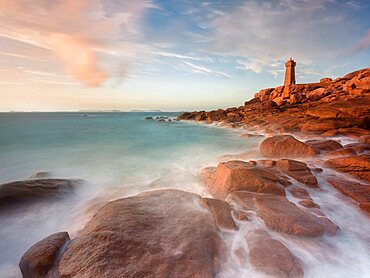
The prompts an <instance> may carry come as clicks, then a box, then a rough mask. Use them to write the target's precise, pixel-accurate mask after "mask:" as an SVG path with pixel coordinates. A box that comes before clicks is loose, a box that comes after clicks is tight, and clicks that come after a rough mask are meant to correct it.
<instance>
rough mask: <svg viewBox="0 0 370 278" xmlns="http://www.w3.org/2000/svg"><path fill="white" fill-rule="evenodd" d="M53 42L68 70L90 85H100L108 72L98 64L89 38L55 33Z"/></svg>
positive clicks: (52, 37)
mask: <svg viewBox="0 0 370 278" xmlns="http://www.w3.org/2000/svg"><path fill="white" fill-rule="evenodd" d="M51 42H52V44H53V46H54V50H55V51H56V53H57V54H58V56H59V58H60V59H61V60H62V61H63V62H64V63H65V65H66V67H67V72H68V73H69V74H71V75H72V76H73V77H74V78H75V79H77V80H79V81H83V82H85V83H86V84H87V85H89V86H98V85H100V84H101V83H102V82H103V81H104V80H105V79H106V77H107V74H106V73H105V72H104V71H103V70H102V69H100V68H99V67H98V66H97V62H96V56H95V54H94V52H93V50H92V49H91V46H90V44H89V42H88V41H87V40H84V39H82V38H80V37H77V36H71V35H65V34H53V35H52V36H51Z"/></svg>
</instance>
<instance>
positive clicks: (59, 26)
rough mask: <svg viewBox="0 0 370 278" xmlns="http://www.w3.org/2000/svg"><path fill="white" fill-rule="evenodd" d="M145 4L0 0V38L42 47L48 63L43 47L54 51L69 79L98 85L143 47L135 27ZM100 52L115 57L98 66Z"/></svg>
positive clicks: (148, 4) (145, 0)
mask: <svg viewBox="0 0 370 278" xmlns="http://www.w3.org/2000/svg"><path fill="white" fill-rule="evenodd" d="M115 3H118V5H115ZM148 8H157V6H155V5H154V4H152V1H150V0H126V1H122V2H118V1H113V0H102V1H100V0H78V1H77V0H63V1H57V0H52V1H51V0H37V1H29V0H12V1H8V0H0V22H1V25H0V37H3V38H6V39H8V40H12V41H18V42H21V43H23V44H25V45H29V47H31V46H32V47H37V48H41V49H43V50H44V51H45V52H44V55H45V57H48V58H49V59H50V61H49V62H50V63H55V61H53V60H52V57H51V58H50V57H49V56H50V55H49V53H48V52H51V53H55V56H54V57H57V58H58V59H59V61H61V62H62V63H63V64H64V68H65V69H66V70H67V73H68V74H70V75H71V76H72V77H73V78H74V79H76V80H78V81H80V82H83V83H85V84H86V85H88V86H98V85H101V84H102V82H103V81H104V80H105V79H106V78H107V77H109V76H112V75H114V74H116V73H117V68H118V67H119V68H120V69H122V68H123V65H124V67H125V68H128V67H129V64H130V59H129V58H128V57H133V56H135V55H137V53H138V52H139V51H141V50H142V49H143V48H142V47H140V46H139V43H138V40H139V35H140V34H139V31H138V28H139V21H140V18H141V15H142V13H143V12H144V10H145V9H148ZM133 45H134V46H133ZM106 56H114V57H115V58H114V59H111V61H110V63H107V64H106V65H105V66H104V67H103V65H104V62H105V60H106ZM37 58H38V57H37ZM117 64H119V65H117ZM55 66H57V64H56V63H55ZM120 72H122V71H121V70H120Z"/></svg>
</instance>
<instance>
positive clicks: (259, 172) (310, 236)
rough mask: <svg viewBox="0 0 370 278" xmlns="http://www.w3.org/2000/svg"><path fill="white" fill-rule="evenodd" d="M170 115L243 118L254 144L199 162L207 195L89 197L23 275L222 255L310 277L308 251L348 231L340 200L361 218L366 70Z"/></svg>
mask: <svg viewBox="0 0 370 278" xmlns="http://www.w3.org/2000/svg"><path fill="white" fill-rule="evenodd" d="M178 120H194V121H198V122H204V123H218V124H220V125H223V126H228V127H232V128H240V129H241V130H243V132H245V133H244V134H243V135H242V136H243V137H245V138H246V140H247V139H249V138H255V139H256V140H257V142H258V143H259V146H258V148H257V149H256V150H246V153H242V154H232V155H226V156H224V157H221V158H220V160H221V161H220V163H218V165H217V166H212V167H206V168H204V169H202V170H200V175H199V184H200V185H201V186H202V187H203V188H204V190H205V195H208V196H207V198H205V197H204V196H200V195H198V194H193V193H188V192H184V191H180V190H171V189H162V190H154V191H150V192H144V193H141V194H139V195H135V196H130V197H127V198H121V199H117V200H114V201H111V202H108V203H106V204H102V205H99V206H97V207H96V208H95V214H94V216H93V217H92V218H91V219H90V221H89V222H88V223H87V225H86V226H85V227H84V228H83V229H82V230H81V231H80V233H79V234H78V235H77V236H76V237H75V238H73V239H70V237H69V235H68V233H65V232H60V233H57V234H53V235H51V236H49V237H47V238H45V239H43V240H42V241H40V242H38V243H36V244H35V245H34V246H32V247H31V248H30V249H29V250H28V251H27V252H26V253H25V254H24V255H23V257H22V259H21V262H20V265H19V266H20V269H21V271H22V273H23V275H24V277H51V276H52V277H59V276H60V277H215V276H218V277H235V276H233V275H232V274H230V273H228V272H225V268H226V269H227V267H228V265H237V267H239V268H243V269H247V271H248V272H247V277H258V275H260V274H262V275H268V277H270V276H271V277H306V276H307V277H319V276H317V272H316V274H315V272H312V271H311V267H312V262H311V261H312V258H311V257H310V256H311V255H312V254H314V255H313V256H318V255H317V254H320V253H322V254H325V255H324V257H325V256H327V255H328V254H335V253H336V252H337V250H336V248H337V247H336V246H335V242H337V241H340V240H341V239H340V238H339V237H340V236H343V235H345V236H346V235H347V234H348V233H350V232H349V230H348V227H347V226H345V224H343V223H344V222H341V221H340V220H343V219H341V217H340V216H338V214H339V213H340V209H341V208H345V209H347V210H350V214H349V215H352V216H356V217H358V219H361V221H362V224H363V225H368V223H369V220H370V218H369V216H370V155H369V150H370V145H369V142H370V132H369V126H370V122H369V121H370V69H363V70H359V71H356V72H353V73H350V74H347V75H345V76H344V77H342V78H337V79H335V80H331V79H328V78H324V79H321V81H320V82H319V83H311V84H297V85H296V84H291V85H286V86H280V87H277V88H270V89H264V90H261V91H259V92H258V93H256V94H255V97H254V98H253V99H252V100H250V101H247V102H246V103H245V104H244V105H243V106H240V107H238V108H236V107H234V108H228V109H225V110H223V109H219V110H214V111H209V112H206V111H198V112H186V113H183V114H182V115H180V116H178ZM331 189H333V190H332V191H331ZM333 192H335V193H338V196H339V197H338V196H337V195H335V196H333V195H334V193H333ZM341 194H343V195H341ZM209 195H211V196H212V197H213V198H209V197H210V196H209ZM323 199H330V200H331V199H333V201H332V203H334V202H336V205H337V206H336V207H335V208H337V210H336V209H335V208H332V209H328V208H327V207H328V204H327V203H326V202H325V201H323ZM332 203H331V204H332ZM343 204H345V205H344V206H343ZM338 208H340V209H338ZM333 210H334V211H333ZM327 213H328V214H327ZM339 222H340V223H342V224H341V225H340V223H339ZM235 235H238V237H236V236H235ZM228 237H233V238H238V240H234V241H233V243H230V241H228V240H227V238H228ZM364 241H365V242H366V238H365V239H364ZM235 242H236V243H235ZM234 245H235V246H236V247H235V246H234ZM364 248H365V249H366V247H364ZM297 250H301V251H297ZM310 252H311V253H310ZM325 252H327V253H325ZM305 254H306V255H305ZM307 254H311V255H307ZM324 257H322V258H321V260H325V259H326V257H325V258H324ZM222 271H224V272H223V274H220V273H222ZM225 273H226V274H225ZM231 273H232V272H231ZM248 275H249V276H248ZM263 277H265V276H263Z"/></svg>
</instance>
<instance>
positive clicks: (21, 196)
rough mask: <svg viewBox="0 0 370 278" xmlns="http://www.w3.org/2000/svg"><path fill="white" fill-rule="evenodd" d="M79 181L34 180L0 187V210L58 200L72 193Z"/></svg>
mask: <svg viewBox="0 0 370 278" xmlns="http://www.w3.org/2000/svg"><path fill="white" fill-rule="evenodd" d="M79 182H81V181H80V180H66V179H35V180H25V181H15V182H10V183H6V184H2V185H0V210H1V209H5V208H8V207H10V206H13V205H19V204H25V203H30V202H34V201H40V200H50V199H52V198H60V197H62V196H63V195H64V194H67V193H71V192H73V187H74V186H75V185H76V184H78V183H79Z"/></svg>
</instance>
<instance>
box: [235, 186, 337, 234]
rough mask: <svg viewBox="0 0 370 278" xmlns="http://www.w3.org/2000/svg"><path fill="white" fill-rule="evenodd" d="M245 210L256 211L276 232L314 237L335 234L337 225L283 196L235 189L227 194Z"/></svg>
mask: <svg viewBox="0 0 370 278" xmlns="http://www.w3.org/2000/svg"><path fill="white" fill-rule="evenodd" d="M228 199H229V200H230V201H233V202H235V203H237V204H239V205H241V206H242V207H244V208H245V209H247V210H253V211H256V213H257V215H258V216H259V217H260V218H262V220H263V221H264V222H265V224H266V226H267V227H268V228H270V229H271V230H275V231H278V232H282V233H286V234H292V235H300V236H309V237H316V236H320V235H322V234H323V233H324V232H325V233H327V234H330V235H332V234H335V233H336V231H337V229H338V227H337V226H336V225H335V224H333V223H332V222H331V221H330V220H329V219H328V218H326V217H318V216H316V215H314V214H311V213H309V212H306V211H304V210H302V209H300V208H299V207H297V206H296V205H295V204H293V203H291V202H289V201H288V200H287V199H286V197H285V196H277V195H269V194H255V193H250V192H245V191H236V192H233V193H232V194H230V195H229V196H228Z"/></svg>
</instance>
